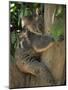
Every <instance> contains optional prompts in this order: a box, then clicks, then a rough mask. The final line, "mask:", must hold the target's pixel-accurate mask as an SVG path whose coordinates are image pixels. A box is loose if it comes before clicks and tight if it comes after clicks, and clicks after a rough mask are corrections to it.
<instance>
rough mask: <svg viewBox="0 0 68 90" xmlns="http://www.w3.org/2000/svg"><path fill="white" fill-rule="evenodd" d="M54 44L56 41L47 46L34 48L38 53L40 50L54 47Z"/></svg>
mask: <svg viewBox="0 0 68 90" xmlns="http://www.w3.org/2000/svg"><path fill="white" fill-rule="evenodd" d="M53 45H54V43H50V44H49V45H48V46H47V47H42V48H39V47H38V46H35V45H34V46H33V48H34V50H35V51H36V52H38V53H40V52H44V51H47V50H48V49H49V48H50V47H52V46H53Z"/></svg>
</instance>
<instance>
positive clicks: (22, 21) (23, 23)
mask: <svg viewBox="0 0 68 90" xmlns="http://www.w3.org/2000/svg"><path fill="white" fill-rule="evenodd" d="M21 26H22V28H23V27H24V26H25V22H24V20H23V19H22V20H21Z"/></svg>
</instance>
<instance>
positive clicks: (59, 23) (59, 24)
mask: <svg viewBox="0 0 68 90" xmlns="http://www.w3.org/2000/svg"><path fill="white" fill-rule="evenodd" d="M64 15H65V7H64V6H60V7H59V8H57V9H56V13H55V19H56V20H55V22H54V24H53V25H52V28H51V29H52V31H51V34H52V36H53V37H54V39H55V41H57V40H59V37H60V36H64V24H65V21H64V20H65V16H64Z"/></svg>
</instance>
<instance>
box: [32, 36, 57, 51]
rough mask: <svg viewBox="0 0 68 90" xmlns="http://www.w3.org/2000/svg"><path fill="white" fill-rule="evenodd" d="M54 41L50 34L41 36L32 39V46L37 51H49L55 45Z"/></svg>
mask: <svg viewBox="0 0 68 90" xmlns="http://www.w3.org/2000/svg"><path fill="white" fill-rule="evenodd" d="M54 43H55V42H54V41H53V39H52V38H51V37H49V36H44V37H43V36H42V37H40V38H35V39H33V41H32V46H33V48H34V50H35V51H36V52H44V51H47V50H48V49H49V48H50V47H52V46H53V45H54Z"/></svg>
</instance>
